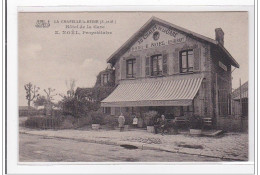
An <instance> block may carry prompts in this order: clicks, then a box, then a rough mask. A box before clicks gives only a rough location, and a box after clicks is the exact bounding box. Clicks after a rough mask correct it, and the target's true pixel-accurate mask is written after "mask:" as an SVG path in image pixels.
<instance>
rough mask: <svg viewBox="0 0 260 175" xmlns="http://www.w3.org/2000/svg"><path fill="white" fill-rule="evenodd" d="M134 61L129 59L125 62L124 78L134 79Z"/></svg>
mask: <svg viewBox="0 0 260 175" xmlns="http://www.w3.org/2000/svg"><path fill="white" fill-rule="evenodd" d="M135 67H136V66H135V59H130V60H127V61H126V76H127V77H128V78H134V77H135V75H136V70H135V69H136V68H135Z"/></svg>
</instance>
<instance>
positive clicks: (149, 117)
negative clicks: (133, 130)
mask: <svg viewBox="0 0 260 175" xmlns="http://www.w3.org/2000/svg"><path fill="white" fill-rule="evenodd" d="M157 116H158V112H157V111H148V112H146V113H144V118H145V123H146V125H147V126H153V125H154V123H155V120H156V117H157Z"/></svg>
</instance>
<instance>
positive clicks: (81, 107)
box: [59, 97, 99, 117]
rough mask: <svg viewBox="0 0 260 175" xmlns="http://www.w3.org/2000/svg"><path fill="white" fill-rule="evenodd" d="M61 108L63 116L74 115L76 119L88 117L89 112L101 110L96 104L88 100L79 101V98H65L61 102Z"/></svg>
mask: <svg viewBox="0 0 260 175" xmlns="http://www.w3.org/2000/svg"><path fill="white" fill-rule="evenodd" d="M59 106H60V107H61V110H62V112H63V114H65V115H73V116H74V117H80V116H86V115H87V114H88V112H90V111H93V110H97V109H98V108H99V106H98V105H97V104H96V103H94V102H92V101H89V100H86V99H78V98H77V97H73V98H68V97H65V98H63V99H62V100H61V101H60V102H59Z"/></svg>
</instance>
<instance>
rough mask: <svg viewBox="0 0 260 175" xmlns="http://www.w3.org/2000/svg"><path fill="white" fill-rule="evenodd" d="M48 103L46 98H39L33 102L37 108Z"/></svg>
mask: <svg viewBox="0 0 260 175" xmlns="http://www.w3.org/2000/svg"><path fill="white" fill-rule="evenodd" d="M46 103H47V99H46V98H45V97H44V96H38V98H37V99H36V100H34V102H33V104H34V105H35V106H43V105H45V104H46Z"/></svg>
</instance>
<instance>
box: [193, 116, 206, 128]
mask: <svg viewBox="0 0 260 175" xmlns="http://www.w3.org/2000/svg"><path fill="white" fill-rule="evenodd" d="M202 126H203V121H202V118H201V116H199V115H194V116H192V117H191V118H190V128H191V129H202Z"/></svg>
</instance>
